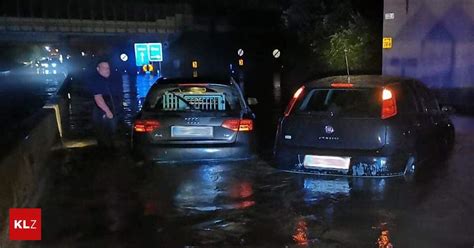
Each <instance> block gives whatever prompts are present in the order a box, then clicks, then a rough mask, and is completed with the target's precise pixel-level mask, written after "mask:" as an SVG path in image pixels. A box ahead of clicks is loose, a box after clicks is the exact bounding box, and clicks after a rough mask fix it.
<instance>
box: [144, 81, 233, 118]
mask: <svg viewBox="0 0 474 248" xmlns="http://www.w3.org/2000/svg"><path fill="white" fill-rule="evenodd" d="M240 109H241V103H240V98H239V93H238V92H237V91H236V90H235V89H233V88H231V87H229V86H225V85H207V84H206V85H184V84H183V85H179V84H177V85H161V86H158V87H154V88H152V90H150V93H149V94H148V96H147V98H146V100H145V105H144V110H146V111H163V112H173V111H196V110H198V111H239V110H240Z"/></svg>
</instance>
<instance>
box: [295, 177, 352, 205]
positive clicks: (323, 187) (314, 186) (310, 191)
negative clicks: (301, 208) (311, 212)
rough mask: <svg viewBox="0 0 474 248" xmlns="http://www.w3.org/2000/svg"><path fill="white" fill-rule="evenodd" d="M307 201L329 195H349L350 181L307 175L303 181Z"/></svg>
mask: <svg viewBox="0 0 474 248" xmlns="http://www.w3.org/2000/svg"><path fill="white" fill-rule="evenodd" d="M303 188H304V193H305V197H304V200H305V202H313V201H318V200H322V199H324V198H327V197H335V196H337V197H347V196H349V193H350V187H349V181H348V180H347V179H345V178H342V179H322V178H319V177H305V178H304V183H303Z"/></svg>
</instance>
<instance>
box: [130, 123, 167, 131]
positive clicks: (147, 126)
mask: <svg viewBox="0 0 474 248" xmlns="http://www.w3.org/2000/svg"><path fill="white" fill-rule="evenodd" d="M133 128H134V129H135V132H137V133H149V132H152V131H153V130H155V129H158V128H160V122H159V121H156V120H136V121H135V123H134V124H133Z"/></svg>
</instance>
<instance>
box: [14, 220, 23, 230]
mask: <svg viewBox="0 0 474 248" xmlns="http://www.w3.org/2000/svg"><path fill="white" fill-rule="evenodd" d="M22 222H23V220H14V221H13V223H14V229H21V223H22Z"/></svg>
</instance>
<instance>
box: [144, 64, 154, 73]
mask: <svg viewBox="0 0 474 248" xmlns="http://www.w3.org/2000/svg"><path fill="white" fill-rule="evenodd" d="M142 69H143V71H144V72H149V71H153V69H154V68H153V65H152V64H148V65H144V66H143V67H142Z"/></svg>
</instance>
